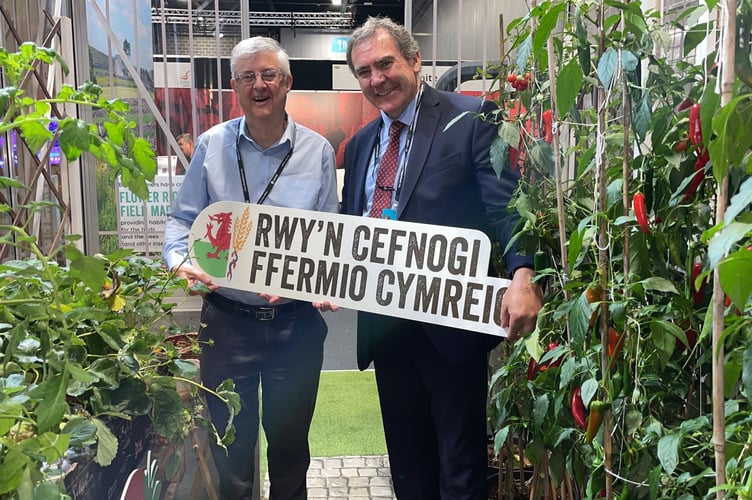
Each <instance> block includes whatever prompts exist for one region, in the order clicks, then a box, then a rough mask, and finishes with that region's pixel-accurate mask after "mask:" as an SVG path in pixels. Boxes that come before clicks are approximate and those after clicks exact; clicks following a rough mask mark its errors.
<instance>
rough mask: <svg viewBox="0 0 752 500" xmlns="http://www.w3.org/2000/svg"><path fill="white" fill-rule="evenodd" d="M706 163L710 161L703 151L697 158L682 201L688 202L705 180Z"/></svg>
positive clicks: (706, 153)
mask: <svg viewBox="0 0 752 500" xmlns="http://www.w3.org/2000/svg"><path fill="white" fill-rule="evenodd" d="M708 161H710V155H708V152H707V150H706V151H703V152H702V153H701V154H700V155H699V156H698V157H697V160H696V161H695V169H694V174H692V180H691V181H689V185H688V186H687V190H686V191H685V192H684V201H688V200H689V199H690V198H691V197H692V195H693V194H695V192H696V191H697V188H698V187H700V184H702V181H703V180H704V179H705V165H707V163H708Z"/></svg>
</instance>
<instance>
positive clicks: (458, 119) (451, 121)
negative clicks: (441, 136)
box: [442, 111, 470, 132]
mask: <svg viewBox="0 0 752 500" xmlns="http://www.w3.org/2000/svg"><path fill="white" fill-rule="evenodd" d="M468 114H470V111H463V112H462V113H460V114H459V115H457V116H455V117H454V118H452V119H451V120H450V121H449V123H447V124H446V126H445V127H444V130H443V131H442V132H446V131H447V130H449V129H450V128H452V126H453V125H454V124H455V123H457V122H458V121H460V120H461V119H463V118H464V117H465V116H466V115H468Z"/></svg>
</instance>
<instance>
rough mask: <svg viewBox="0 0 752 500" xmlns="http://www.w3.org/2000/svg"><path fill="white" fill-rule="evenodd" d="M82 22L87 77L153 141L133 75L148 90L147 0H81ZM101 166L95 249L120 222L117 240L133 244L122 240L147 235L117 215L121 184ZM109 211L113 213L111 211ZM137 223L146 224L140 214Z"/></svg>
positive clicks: (104, 245) (107, 247)
mask: <svg viewBox="0 0 752 500" xmlns="http://www.w3.org/2000/svg"><path fill="white" fill-rule="evenodd" d="M86 28H87V34H88V40H89V65H90V71H91V74H90V75H89V78H88V79H89V80H91V81H93V82H95V83H96V84H97V85H99V86H101V87H102V88H103V89H104V92H105V96H107V97H108V98H117V99H121V100H122V101H123V102H125V103H126V104H128V106H129V109H130V111H129V113H130V114H129V117H130V119H132V120H133V121H134V122H135V123H138V124H139V129H138V133H139V135H140V136H141V137H143V138H145V139H147V140H148V141H149V142H150V143H151V144H152V147H154V146H155V142H156V141H155V135H156V134H155V129H156V125H155V123H156V120H155V118H154V114H153V113H152V112H151V111H150V110H149V107H148V106H147V104H146V102H145V101H144V100H143V99H142V98H140V97H139V89H138V85H137V83H136V81H137V80H136V79H138V80H139V81H140V82H141V83H142V84H143V86H144V87H145V88H146V90H147V92H149V93H151V92H153V90H154V71H153V57H152V23H151V5H150V3H149V2H134V1H133V0H95V1H94V2H86ZM129 67H130V68H129ZM98 167H103V166H102V165H99V166H98ZM105 170H106V167H103V168H97V172H98V174H97V186H96V190H97V204H98V210H99V214H100V217H99V221H98V224H99V227H98V228H97V230H98V232H99V235H100V236H99V245H100V249H101V250H102V251H105V252H108V251H112V250H114V249H113V248H112V247H111V245H112V244H114V243H115V242H114V241H113V239H112V237H111V236H107V235H103V234H102V233H103V232H105V231H107V232H115V231H117V232H118V233H120V230H121V229H123V228H124V227H126V226H127V227H128V231H127V234H126V236H128V238H129V239H128V240H123V239H121V240H120V244H121V245H123V246H125V247H127V248H133V247H131V246H128V244H124V243H126V242H127V241H130V242H133V241H136V240H139V241H143V242H144V243H145V241H146V236H147V235H146V233H141V234H138V235H137V232H138V228H139V226H138V225H137V224H135V223H133V221H134V218H133V217H132V216H130V215H126V216H125V218H124V219H123V218H122V217H121V208H123V207H122V206H121V205H119V204H118V200H119V199H120V198H121V196H123V194H122V187H115V186H113V184H112V177H111V176H109V175H106V174H102V175H100V172H101V171H105ZM127 206H128V205H127V204H126V207H127ZM113 212H114V213H115V214H117V217H112V216H111V214H112V213H113ZM127 213H128V209H126V214H127ZM141 229H142V230H145V229H146V223H145V222H143V220H142V226H141ZM129 244H135V243H129ZM144 246H145V245H144Z"/></svg>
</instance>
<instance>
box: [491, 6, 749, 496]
mask: <svg viewBox="0 0 752 500" xmlns="http://www.w3.org/2000/svg"><path fill="white" fill-rule="evenodd" d="M736 14H737V24H736V26H732V29H733V30H735V31H734V34H735V35H736V40H737V46H736V47H731V52H732V54H731V55H730V56H729V54H728V48H725V49H724V48H722V47H721V46H720V45H719V43H718V40H719V39H722V38H723V37H722V36H721V34H722V32H723V30H725V29H728V28H723V29H722V28H721V27H719V26H717V25H716V24H715V22H714V21H713V20H714V19H720V18H721V17H722V16H721V15H720V5H719V4H718V3H716V2H714V1H708V2H704V3H701V4H699V5H696V6H693V7H690V8H688V9H687V10H684V11H682V12H679V13H676V15H675V16H673V17H671V18H670V20H669V21H668V22H666V23H665V25H662V24H660V20H661V19H662V16H659V14H658V13H656V12H653V11H650V10H645V9H644V8H643V7H642V6H641V4H640V3H639V2H612V1H609V2H604V1H594V2H568V1H552V2H545V3H540V4H537V5H534V6H533V8H532V9H531V11H530V14H529V15H528V16H526V17H524V18H521V19H517V20H514V21H512V22H511V23H510V24H509V25H508V26H506V36H507V39H508V40H511V47H510V50H509V54H507V55H506V57H505V60H504V61H503V64H504V65H505V66H507V67H511V69H510V70H509V71H508V72H507V73H509V74H517V75H518V74H528V73H529V75H530V76H529V78H527V80H526V81H527V83H528V85H527V86H523V87H524V88H520V86H519V85H517V86H516V87H515V88H511V87H510V84H509V82H507V81H505V80H504V79H503V77H502V80H500V81H498V88H497V89H496V90H497V92H498V94H497V95H498V99H499V103H500V108H501V113H500V114H499V116H498V117H497V118H498V122H499V138H498V139H497V140H496V142H495V144H494V145H493V146H492V149H491V155H492V160H493V161H494V162H495V164H496V165H498V168H504V167H503V166H504V165H505V162H506V161H507V160H508V159H509V158H511V159H512V168H519V169H521V171H522V177H523V180H522V183H521V186H520V189H519V190H518V192H517V193H516V195H515V197H514V200H513V206H514V209H515V210H516V211H517V212H518V213H519V214H520V216H521V223H520V227H519V228H518V229H519V231H518V233H517V237H518V239H517V244H518V246H519V248H521V249H523V250H524V251H526V252H528V253H530V254H535V255H536V259H535V261H536V267H537V273H538V278H537V279H538V281H539V283H540V284H541V285H542V286H543V287H544V291H545V293H546V300H545V304H544V307H543V309H542V310H541V312H540V314H539V318H538V326H537V329H536V331H535V332H533V333H532V334H530V335H528V336H526V337H525V338H523V339H521V340H520V341H519V342H517V343H515V344H513V345H505V346H503V348H504V351H503V353H502V356H501V363H502V364H501V367H500V368H499V369H498V370H496V372H495V373H493V375H492V379H491V393H490V401H491V403H490V405H491V409H490V423H491V426H492V428H493V429H494V436H495V446H496V451H497V452H498V453H499V454H500V455H501V456H512V455H517V456H523V457H524V458H525V460H526V461H528V462H530V463H532V464H533V465H534V466H535V468H536V474H534V476H533V477H534V479H533V484H532V486H531V498H533V497H536V498H539V497H554V496H556V497H557V498H598V497H601V496H608V497H609V498H616V497H619V498H671V499H677V498H682V499H689V498H709V497H711V496H715V495H716V493H717V492H723V494H724V495H729V496H734V497H735V496H745V495H746V496H749V495H752V475H750V470H752V467H750V465H752V447H751V446H750V443H752V412H751V411H750V398H752V347H750V346H752V316H751V315H750V309H751V305H750V297H751V296H752V279H750V278H749V277H750V276H752V246H750V243H751V242H752V213H750V207H749V204H750V202H752V180H750V176H749V174H750V171H751V170H752V165H750V151H752V87H751V85H752V81H751V80H750V78H749V75H752V71H750V67H752V66H751V65H750V32H749V29H750V28H749V27H750V26H752V22H750V21H751V20H752V3H751V2H750V1H749V0H743V1H742V2H740V3H739V6H738V11H737V13H736ZM703 19H704V20H708V19H710V21H702V20H703ZM666 33H676V34H677V35H678V34H681V35H682V39H683V45H682V47H681V54H680V55H679V57H677V58H675V59H673V60H670V59H669V58H668V57H667V56H666V54H668V53H669V50H668V49H669V42H670V37H668V35H666ZM700 47H706V52H705V53H701V52H700V50H699V49H700ZM734 49H735V50H734ZM724 57H726V58H728V57H731V60H732V61H733V60H734V57H735V63H734V64H730V65H729V64H726V63H724V64H718V62H719V61H724V60H725V61H728V59H723V58H724ZM723 71H726V72H727V73H723ZM728 72H733V74H731V73H728ZM727 81H730V82H733V85H729V86H727V87H726V88H727V93H726V94H722V93H719V90H718V89H719V88H720V87H722V85H721V84H723V83H724V82H727ZM515 82H516V80H515ZM509 103H512V105H510V104H509ZM510 109H515V110H517V111H519V112H517V113H514V114H512V113H509V110H510ZM520 110H521V111H520ZM724 193H726V194H724ZM727 204H728V210H726V211H725V214H719V213H718V208H719V207H725V206H726V205H727ZM715 276H717V277H718V280H719V285H720V287H721V289H722V292H723V293H725V295H727V296H728V300H727V301H726V302H725V304H726V305H725V306H722V305H721V308H720V311H721V314H720V315H718V314H715V311H716V309H715V306H714V304H715V303H716V302H715V300H716V299H715V296H716V295H715V294H714V287H713V286H712V285H711V286H707V285H708V283H712V282H713V279H714V277H715ZM720 301H721V302H719V304H722V303H723V297H721V298H720ZM714 320H719V321H717V323H718V324H719V325H720V328H721V330H722V331H721V332H720V339H721V340H720V342H721V343H722V344H723V350H721V351H720V354H719V355H720V356H722V360H721V361H722V374H721V375H722V380H723V382H724V383H723V387H721V392H722V394H721V398H720V401H721V403H720V404H721V405H722V406H723V408H722V410H723V411H721V412H720V414H721V419H722V421H721V426H722V427H721V428H722V430H723V432H722V433H721V435H722V437H723V436H724V435H725V443H724V445H725V450H724V452H723V453H722V455H723V456H722V457H721V458H722V459H723V463H724V465H723V466H722V467H721V469H722V470H723V475H724V477H723V480H722V481H721V482H720V484H719V479H718V477H719V476H718V474H717V471H716V469H717V468H718V463H719V453H718V452H717V448H714V441H715V440H716V439H717V438H716V437H714V433H713V426H714V415H713V409H714V406H717V405H718V402H717V401H716V402H715V403H714V390H715V387H714V382H711V380H712V379H713V378H714V377H711V374H713V371H714V367H713V359H712V358H713V357H712V348H713V343H712V342H711V339H712V338H713V335H714ZM551 343H555V344H556V345H557V347H556V349H555V350H549V349H547V348H545V347H544V346H548V345H550V344H551ZM554 359H556V360H557V362H556V363H555V364H554V363H551V361H552V360H554ZM542 366H545V367H546V369H545V370H541V369H540V367H542ZM520 442H522V443H524V449H523V450H518V449H517V448H516V446H517V444H518V443H520ZM513 444H514V446H513ZM554 490H555V491H554ZM500 498H503V487H502V493H501V494H500Z"/></svg>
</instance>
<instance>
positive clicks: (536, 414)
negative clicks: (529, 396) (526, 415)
mask: <svg viewBox="0 0 752 500" xmlns="http://www.w3.org/2000/svg"><path fill="white" fill-rule="evenodd" d="M547 416H548V395H547V394H545V393H544V394H541V395H540V396H538V397H537V398H535V401H534V402H533V423H535V425H537V426H538V427H540V426H541V425H542V424H543V422H544V421H545V420H546V417H547Z"/></svg>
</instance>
